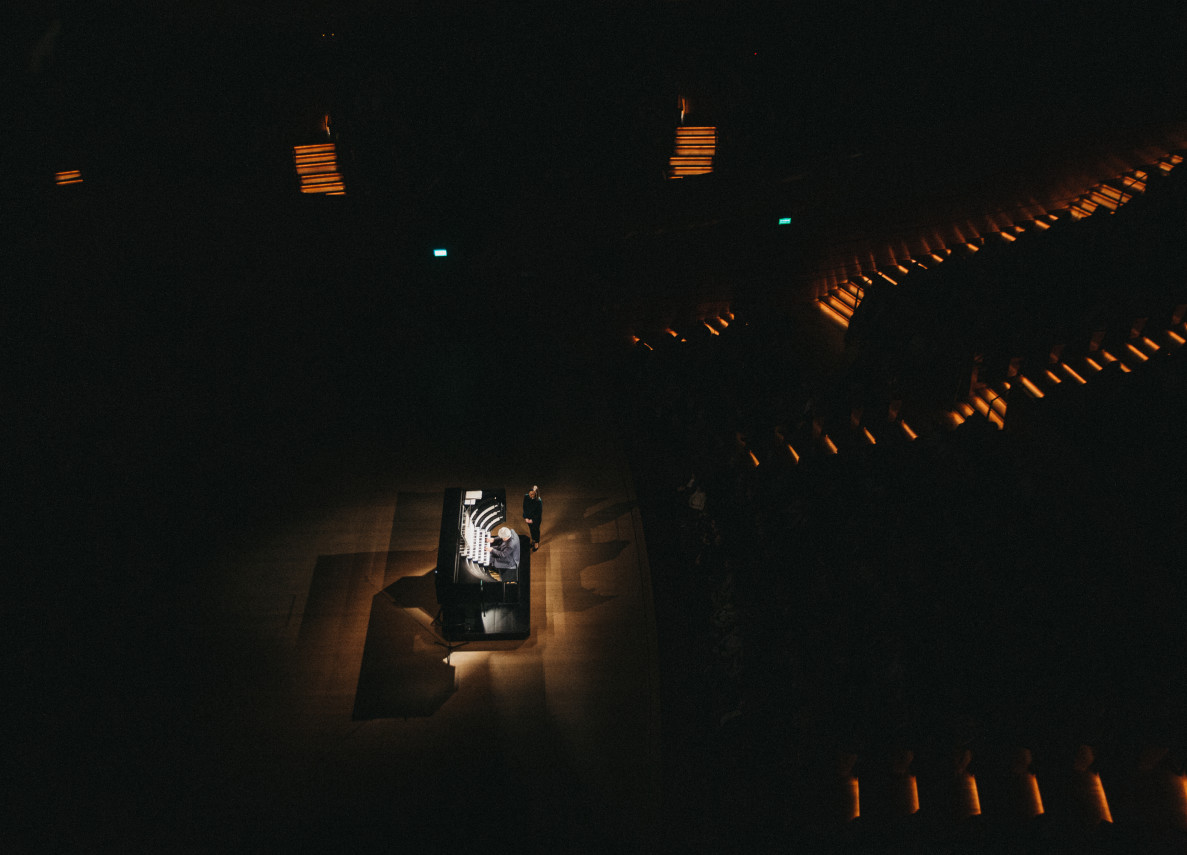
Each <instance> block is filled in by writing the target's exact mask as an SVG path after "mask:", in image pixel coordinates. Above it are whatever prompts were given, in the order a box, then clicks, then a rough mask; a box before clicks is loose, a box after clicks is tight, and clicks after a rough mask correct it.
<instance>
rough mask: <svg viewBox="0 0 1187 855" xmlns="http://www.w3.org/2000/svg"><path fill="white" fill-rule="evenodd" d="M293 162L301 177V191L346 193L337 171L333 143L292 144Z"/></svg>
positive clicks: (336, 156)
mask: <svg viewBox="0 0 1187 855" xmlns="http://www.w3.org/2000/svg"><path fill="white" fill-rule="evenodd" d="M293 162H294V164H295V166H296V168H297V176H298V177H299V178H300V179H301V192H302V193H325V194H326V195H328V196H341V195H343V194H345V193H346V183H345V182H344V181H343V180H342V174H341V173H340V172H339V171H338V153H337V150H336V147H335V145H334V143H319V144H317V145H298V146H293Z"/></svg>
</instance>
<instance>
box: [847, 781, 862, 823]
mask: <svg viewBox="0 0 1187 855" xmlns="http://www.w3.org/2000/svg"><path fill="white" fill-rule="evenodd" d="M847 783H848V784H849V810H848V811H847V813H848V814H849V815H848V816H847V817H846V818H845V820H846V822H849V821H852V820H855V819H857V818H858V817H859V816H861V792H860V788H859V787H858V783H857V778H850V779H849V780H848V782H847Z"/></svg>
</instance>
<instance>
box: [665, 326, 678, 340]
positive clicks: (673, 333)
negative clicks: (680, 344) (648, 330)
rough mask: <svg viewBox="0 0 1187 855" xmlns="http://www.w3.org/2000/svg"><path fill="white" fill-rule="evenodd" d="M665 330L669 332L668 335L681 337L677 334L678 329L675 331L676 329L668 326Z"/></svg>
mask: <svg viewBox="0 0 1187 855" xmlns="http://www.w3.org/2000/svg"><path fill="white" fill-rule="evenodd" d="M664 332H666V333H667V334H668V335H670V336H671V337H672V338H679V336H677V335H676V331H675V330H674V329H672V328H671V327H667V328H665V329H664Z"/></svg>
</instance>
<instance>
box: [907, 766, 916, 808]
mask: <svg viewBox="0 0 1187 855" xmlns="http://www.w3.org/2000/svg"><path fill="white" fill-rule="evenodd" d="M907 787H908V792H909V793H910V797H911V813H918V812H919V783H918V782H917V781H916V780H915V776H914V775H911V776H910V777H909V778H907Z"/></svg>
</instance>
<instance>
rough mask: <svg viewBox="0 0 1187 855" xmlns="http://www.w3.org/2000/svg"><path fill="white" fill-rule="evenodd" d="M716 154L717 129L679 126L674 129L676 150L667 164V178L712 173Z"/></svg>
mask: <svg viewBox="0 0 1187 855" xmlns="http://www.w3.org/2000/svg"><path fill="white" fill-rule="evenodd" d="M716 154H717V128H715V127H691V126H687V127H686V126H681V127H679V128H676V150H675V152H674V153H673V154H672V157H671V160H670V161H669V164H668V177H669V178H683V177H684V176H685V175H703V174H705V173H706V172H712V171H713V157H714V156H715V155H716Z"/></svg>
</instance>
